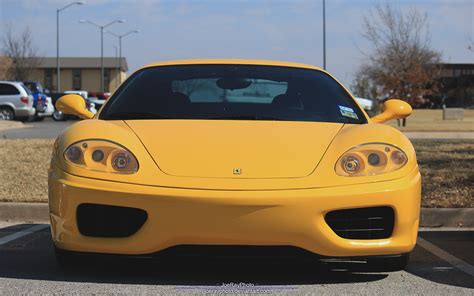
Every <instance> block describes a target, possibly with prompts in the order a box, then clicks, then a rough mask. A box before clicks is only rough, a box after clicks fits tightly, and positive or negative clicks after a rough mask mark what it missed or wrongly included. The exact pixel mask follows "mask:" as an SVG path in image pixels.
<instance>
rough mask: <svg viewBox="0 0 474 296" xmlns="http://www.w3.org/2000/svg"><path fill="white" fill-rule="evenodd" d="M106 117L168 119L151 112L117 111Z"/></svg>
mask: <svg viewBox="0 0 474 296" xmlns="http://www.w3.org/2000/svg"><path fill="white" fill-rule="evenodd" d="M105 117H106V119H119V120H127V119H129V120H130V119H167V118H166V117H163V116H161V115H158V114H155V113H151V112H116V113H111V114H107V115H105Z"/></svg>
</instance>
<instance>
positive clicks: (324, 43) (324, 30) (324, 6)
mask: <svg viewBox="0 0 474 296" xmlns="http://www.w3.org/2000/svg"><path fill="white" fill-rule="evenodd" d="M323 69H324V70H326V0H323Z"/></svg>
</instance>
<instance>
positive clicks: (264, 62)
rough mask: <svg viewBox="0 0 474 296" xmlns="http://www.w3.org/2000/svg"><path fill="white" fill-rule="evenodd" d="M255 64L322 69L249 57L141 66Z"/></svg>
mask: <svg viewBox="0 0 474 296" xmlns="http://www.w3.org/2000/svg"><path fill="white" fill-rule="evenodd" d="M222 64H224V65H257V66H280V67H293V68H303V69H312V70H320V71H324V70H323V69H321V68H319V67H316V66H312V65H307V64H302V63H295V62H284V61H273V60H251V59H190V60H172V61H164V62H156V63H152V64H148V65H146V66H144V67H143V68H150V67H159V66H174V65H222Z"/></svg>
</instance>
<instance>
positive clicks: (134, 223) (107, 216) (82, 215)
mask: <svg viewBox="0 0 474 296" xmlns="http://www.w3.org/2000/svg"><path fill="white" fill-rule="evenodd" d="M76 214H77V227H78V228H79V232H80V233H81V234H82V235H85V236H94V237H127V236H130V235H132V234H134V233H136V232H137V231H138V229H140V227H142V226H143V224H144V223H145V221H146V219H147V218H148V214H147V213H146V212H145V211H144V210H141V209H137V208H129V207H119V206H108V205H100V204H81V205H79V206H78V207H77V212H76Z"/></svg>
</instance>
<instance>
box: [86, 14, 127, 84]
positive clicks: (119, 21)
mask: <svg viewBox="0 0 474 296" xmlns="http://www.w3.org/2000/svg"><path fill="white" fill-rule="evenodd" d="M124 22H125V21H124V20H114V21H111V22H110V23H108V24H105V25H99V24H97V23H94V22H92V21H89V20H80V21H79V23H81V24H84V23H87V24H91V25H93V26H96V27H97V28H99V29H100V91H101V92H104V29H105V28H107V27H108V26H111V25H113V24H115V23H124Z"/></svg>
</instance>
